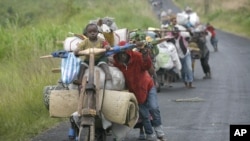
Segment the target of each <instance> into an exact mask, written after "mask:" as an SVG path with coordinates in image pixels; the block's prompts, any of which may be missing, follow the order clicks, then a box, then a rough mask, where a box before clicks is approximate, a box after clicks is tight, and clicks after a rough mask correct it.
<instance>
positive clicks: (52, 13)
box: [0, 0, 159, 141]
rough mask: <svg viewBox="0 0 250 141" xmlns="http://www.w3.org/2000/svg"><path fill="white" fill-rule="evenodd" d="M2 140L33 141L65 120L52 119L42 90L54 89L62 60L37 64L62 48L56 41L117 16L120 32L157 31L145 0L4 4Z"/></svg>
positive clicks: (0, 84) (0, 47)
mask: <svg viewBox="0 0 250 141" xmlns="http://www.w3.org/2000/svg"><path fill="white" fill-rule="evenodd" d="M0 5H1V9H0V15H1V16H0V19H1V20H0V21H1V22H0V40H1V42H0V63H1V66H0V90H1V92H0V125H1V128H0V140H1V141H2V140H4V141H24V140H29V139H30V138H32V137H33V136H35V135H37V134H38V133H40V132H41V131H44V130H45V129H47V128H50V127H51V126H53V125H55V124H57V123H58V122H60V121H62V120H65V119H56V118H54V119H53V118H50V117H49V112H48V110H47V109H46V108H45V106H44V104H43V95H42V91H43V88H44V86H47V85H55V84H56V82H57V80H58V79H59V78H60V74H52V73H51V68H54V67H59V65H60V64H59V63H60V60H59V59H44V60H41V59H39V57H40V56H43V55H48V54H50V53H51V52H53V51H57V50H61V49H63V48H62V46H60V45H55V44H54V41H56V40H63V39H64V38H65V37H66V36H67V35H68V32H74V33H82V31H83V28H84V27H85V26H86V24H87V23H88V22H89V20H92V19H97V18H99V17H106V16H110V17H114V18H115V21H116V23H117V25H118V27H119V28H125V27H126V28H129V29H135V28H142V29H145V28H147V27H149V26H159V22H158V21H157V19H156V17H155V15H154V13H152V11H151V10H150V9H151V6H150V5H149V4H148V3H147V1H145V0H136V1H135V0H126V1H124V0H116V1H114V0H105V1H103V0H95V1H82V0H76V1H72V0H53V2H52V1H51V0H43V1H33V0H23V1H9V0H1V1H0Z"/></svg>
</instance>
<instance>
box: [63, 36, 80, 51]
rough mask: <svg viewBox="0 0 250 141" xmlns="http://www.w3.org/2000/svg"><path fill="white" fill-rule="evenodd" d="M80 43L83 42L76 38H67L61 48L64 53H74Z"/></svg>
mask: <svg viewBox="0 0 250 141" xmlns="http://www.w3.org/2000/svg"><path fill="white" fill-rule="evenodd" d="M82 41H83V40H82V39H80V38H78V37H76V36H73V37H67V38H66V39H65V40H64V43H63V48H64V50H66V51H75V50H76V49H77V44H79V43H80V42H82Z"/></svg>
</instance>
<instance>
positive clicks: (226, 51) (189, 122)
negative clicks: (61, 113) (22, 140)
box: [32, 1, 250, 141]
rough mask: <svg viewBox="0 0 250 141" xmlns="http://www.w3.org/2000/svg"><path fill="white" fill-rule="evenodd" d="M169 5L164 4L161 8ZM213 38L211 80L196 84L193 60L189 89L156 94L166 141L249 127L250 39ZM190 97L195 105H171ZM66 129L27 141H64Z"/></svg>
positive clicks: (210, 137) (218, 140)
mask: <svg viewBox="0 0 250 141" xmlns="http://www.w3.org/2000/svg"><path fill="white" fill-rule="evenodd" d="M171 5H172V3H171V2H170V1H164V8H166V7H168V6H171ZM176 10H178V9H177V8H176V9H175V10H174V11H175V12H178V11H176ZM218 38H219V52H216V53H215V52H213V49H212V48H211V46H209V49H210V51H211V52H210V61H209V62H210V65H211V69H212V79H210V80H203V79H202V77H203V72H202V70H201V66H200V62H199V61H197V63H196V68H195V81H194V85H195V86H196V88H195V89H186V88H184V86H183V84H182V83H180V82H178V83H173V87H172V88H167V87H164V88H163V89H162V91H161V93H159V94H158V98H159V104H160V109H161V115H162V122H163V126H164V130H165V132H166V134H167V138H168V140H169V141H228V140H229V126H230V125H231V124H250V118H249V117H250V103H249V101H250V95H249V94H250V75H249V72H250V63H249V60H250V55H249V54H250V47H249V45H250V39H246V38H242V37H238V36H235V35H232V34H229V33H225V32H222V31H218ZM190 98H199V99H201V101H196V102H187V101H186V102H177V101H176V100H180V99H190ZM68 128H69V124H68V123H62V124H60V125H58V126H56V127H54V128H52V129H50V130H48V131H46V132H44V133H43V134H41V135H39V136H37V137H36V138H34V139H33V140H32V141H65V140H67V131H68ZM138 133H139V130H138V129H134V130H132V131H131V132H130V133H129V134H128V137H127V138H126V140H128V141H135V140H136V138H137V136H138Z"/></svg>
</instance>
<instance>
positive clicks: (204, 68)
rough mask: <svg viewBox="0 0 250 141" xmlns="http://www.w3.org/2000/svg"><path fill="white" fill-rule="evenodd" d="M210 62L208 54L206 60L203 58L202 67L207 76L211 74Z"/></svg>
mask: <svg viewBox="0 0 250 141" xmlns="http://www.w3.org/2000/svg"><path fill="white" fill-rule="evenodd" d="M208 60H209V52H207V54H206V55H205V57H204V58H201V59H200V61H201V67H202V69H203V72H204V73H205V74H207V73H210V66H209V64H208Z"/></svg>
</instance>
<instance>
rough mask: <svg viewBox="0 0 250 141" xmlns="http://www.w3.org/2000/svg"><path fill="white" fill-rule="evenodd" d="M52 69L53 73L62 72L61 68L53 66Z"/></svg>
mask: <svg viewBox="0 0 250 141" xmlns="http://www.w3.org/2000/svg"><path fill="white" fill-rule="evenodd" d="M51 71H52V72H53V73H60V72H61V68H53V69H52V70H51Z"/></svg>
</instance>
